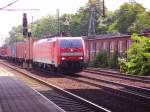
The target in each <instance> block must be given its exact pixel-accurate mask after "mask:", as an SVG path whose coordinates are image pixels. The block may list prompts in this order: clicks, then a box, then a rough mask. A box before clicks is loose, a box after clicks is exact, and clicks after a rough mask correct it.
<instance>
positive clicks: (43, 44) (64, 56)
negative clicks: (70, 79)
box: [33, 37, 86, 72]
mask: <svg viewBox="0 0 150 112" xmlns="http://www.w3.org/2000/svg"><path fill="white" fill-rule="evenodd" d="M85 56H86V55H85V45H84V41H83V39H82V38H81V37H56V38H48V39H41V40H38V41H35V42H34V44H33V63H36V64H37V63H40V64H43V65H44V66H46V67H48V68H50V69H51V70H61V71H71V72H79V71H81V70H82V69H83V67H84V65H85Z"/></svg>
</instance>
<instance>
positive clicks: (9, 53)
mask: <svg viewBox="0 0 150 112" xmlns="http://www.w3.org/2000/svg"><path fill="white" fill-rule="evenodd" d="M11 56H12V53H11V45H7V57H8V59H10V58H11Z"/></svg>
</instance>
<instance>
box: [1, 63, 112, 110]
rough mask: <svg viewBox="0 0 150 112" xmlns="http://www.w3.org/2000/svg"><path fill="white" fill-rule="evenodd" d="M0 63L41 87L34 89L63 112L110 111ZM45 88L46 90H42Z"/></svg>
mask: <svg viewBox="0 0 150 112" xmlns="http://www.w3.org/2000/svg"><path fill="white" fill-rule="evenodd" d="M0 64H3V65H4V66H7V67H9V69H11V70H10V71H16V72H18V73H19V74H22V75H23V76H18V75H17V77H19V79H21V80H23V81H25V82H26V83H27V84H28V85H29V86H33V88H35V87H37V86H40V88H41V89H39V88H38V87H37V88H38V89H36V90H37V91H38V92H40V93H41V94H42V95H44V96H45V97H46V98H48V99H49V100H51V101H53V102H54V103H55V104H56V105H58V106H59V107H61V108H62V109H63V110H64V111H65V112H111V111H109V110H107V109H105V108H103V107H101V106H99V105H97V104H95V103H92V102H90V101H88V100H86V99H84V98H81V97H79V96H77V95H75V94H72V93H70V92H68V91H66V90H63V89H61V88H59V87H57V86H55V85H53V84H50V83H47V82H45V81H43V80H41V79H39V78H37V77H35V76H31V75H28V74H27V73H25V72H22V71H20V70H19V68H17V67H13V66H10V65H7V64H4V63H2V62H0ZM27 78H29V79H27ZM45 88H46V91H45V90H43V89H45Z"/></svg>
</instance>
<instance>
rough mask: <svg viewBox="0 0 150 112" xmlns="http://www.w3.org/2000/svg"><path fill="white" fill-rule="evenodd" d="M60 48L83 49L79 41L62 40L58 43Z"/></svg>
mask: <svg viewBox="0 0 150 112" xmlns="http://www.w3.org/2000/svg"><path fill="white" fill-rule="evenodd" d="M60 47H61V48H83V44H82V40H81V39H62V40H61V41H60Z"/></svg>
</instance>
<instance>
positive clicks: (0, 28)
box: [0, 0, 150, 45]
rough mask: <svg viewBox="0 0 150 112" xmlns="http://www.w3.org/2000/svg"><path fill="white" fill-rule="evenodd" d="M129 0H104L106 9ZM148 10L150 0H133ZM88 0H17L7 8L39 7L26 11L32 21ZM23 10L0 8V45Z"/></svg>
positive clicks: (0, 4) (75, 7)
mask: <svg viewBox="0 0 150 112" xmlns="http://www.w3.org/2000/svg"><path fill="white" fill-rule="evenodd" d="M14 1H15V0H0V8H1V7H4V6H6V5H8V4H9V3H12V2H14ZM129 1H131V0H105V5H106V7H107V8H108V10H110V11H113V10H115V9H118V8H119V6H120V5H121V4H123V3H124V2H129ZM135 1H136V2H138V3H141V4H143V6H144V7H145V8H147V9H149V10H150V0H135ZM87 2H88V0H18V1H17V2H16V3H14V4H13V5H11V6H9V7H7V9H40V10H39V11H28V12H27V11H26V13H27V17H28V21H29V22H32V21H35V20H37V19H39V18H42V17H43V16H46V15H48V14H51V15H56V9H59V10H60V14H63V13H75V12H76V11H78V9H79V8H80V7H81V6H85V4H86V3H87ZM23 13H24V12H22V11H17V12H9V11H2V10H0V45H1V44H2V43H3V42H4V40H5V38H6V37H8V32H9V31H10V30H11V28H12V27H13V26H17V25H20V24H22V15H23Z"/></svg>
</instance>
